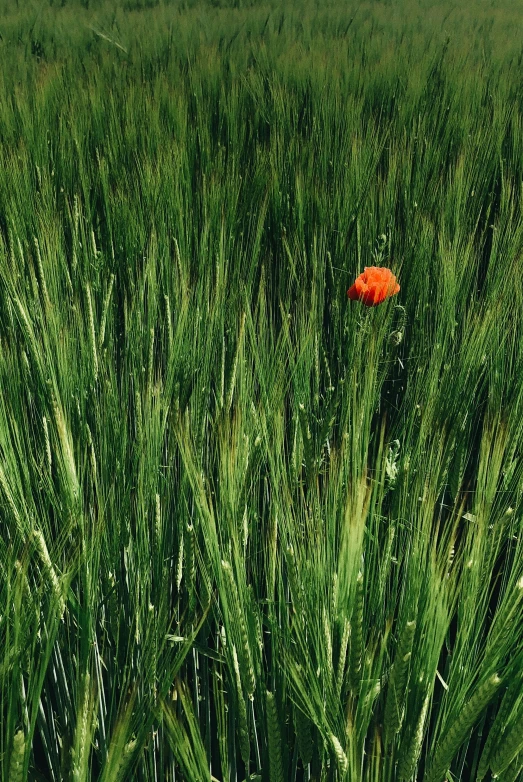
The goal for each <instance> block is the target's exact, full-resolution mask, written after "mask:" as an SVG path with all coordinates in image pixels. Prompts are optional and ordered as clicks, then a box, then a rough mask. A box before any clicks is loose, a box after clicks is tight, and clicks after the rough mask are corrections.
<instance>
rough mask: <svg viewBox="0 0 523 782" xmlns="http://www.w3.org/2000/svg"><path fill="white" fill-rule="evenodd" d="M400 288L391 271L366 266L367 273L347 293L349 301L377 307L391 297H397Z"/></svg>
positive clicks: (379, 267)
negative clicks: (358, 300) (357, 301)
mask: <svg viewBox="0 0 523 782" xmlns="http://www.w3.org/2000/svg"><path fill="white" fill-rule="evenodd" d="M399 289H400V286H399V285H398V283H397V282H396V277H395V275H394V274H393V273H392V272H391V270H390V269H386V268H385V267H383V266H366V267H365V271H364V272H363V273H362V274H360V276H359V277H358V278H357V279H356V282H355V283H354V285H351V287H350V288H349V290H348V291H347V296H348V297H349V299H352V300H353V301H356V300H357V299H360V300H361V301H362V302H363V304H365V306H366V307H375V306H376V304H381V302H382V301H385V299H388V298H389V296H395V295H396V293H398V291H399Z"/></svg>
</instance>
